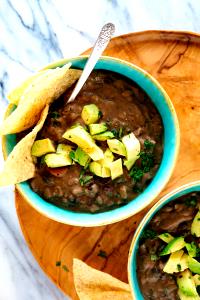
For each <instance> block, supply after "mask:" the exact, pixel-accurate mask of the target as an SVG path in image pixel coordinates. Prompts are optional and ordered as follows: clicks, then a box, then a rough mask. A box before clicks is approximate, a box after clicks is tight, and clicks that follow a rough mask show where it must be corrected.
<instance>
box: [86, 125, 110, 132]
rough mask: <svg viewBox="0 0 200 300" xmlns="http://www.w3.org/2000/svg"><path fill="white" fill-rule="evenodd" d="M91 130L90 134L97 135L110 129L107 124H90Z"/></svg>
mask: <svg viewBox="0 0 200 300" xmlns="http://www.w3.org/2000/svg"><path fill="white" fill-rule="evenodd" d="M89 129H90V134H91V135H95V134H99V133H102V132H105V131H106V130H107V129H108V127H107V125H106V123H100V124H90V125H89Z"/></svg>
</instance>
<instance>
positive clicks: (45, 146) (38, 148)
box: [31, 139, 56, 157]
mask: <svg viewBox="0 0 200 300" xmlns="http://www.w3.org/2000/svg"><path fill="white" fill-rule="evenodd" d="M51 152H56V150H55V147H54V145H53V143H52V141H51V140H50V139H43V140H37V141H35V142H34V143H33V146H32V148H31V154H32V155H33V156H37V157H39V156H42V155H44V154H47V153H51Z"/></svg>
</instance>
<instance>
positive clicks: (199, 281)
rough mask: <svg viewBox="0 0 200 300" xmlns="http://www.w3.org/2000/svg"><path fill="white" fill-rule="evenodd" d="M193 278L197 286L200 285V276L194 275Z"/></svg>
mask: <svg viewBox="0 0 200 300" xmlns="http://www.w3.org/2000/svg"><path fill="white" fill-rule="evenodd" d="M193 279H194V282H195V285H196V286H197V285H200V276H199V275H198V274H196V275H194V276H193Z"/></svg>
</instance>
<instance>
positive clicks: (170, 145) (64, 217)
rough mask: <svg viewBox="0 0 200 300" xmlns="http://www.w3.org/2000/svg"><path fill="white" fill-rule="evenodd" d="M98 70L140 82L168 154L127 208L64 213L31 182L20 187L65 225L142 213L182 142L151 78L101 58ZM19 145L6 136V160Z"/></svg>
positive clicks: (79, 63) (81, 61)
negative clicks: (154, 110)
mask: <svg viewBox="0 0 200 300" xmlns="http://www.w3.org/2000/svg"><path fill="white" fill-rule="evenodd" d="M87 59H88V56H80V57H75V58H70V59H63V60H60V61H57V62H55V63H52V64H50V65H48V66H47V67H45V69H47V68H56V67H61V66H63V65H64V64H66V63H67V62H71V63H72V67H73V68H79V69H83V68H84V66H85V63H86V61H87ZM95 69H103V70H109V71H113V72H116V73H119V74H122V75H124V76H125V77H127V78H130V79H131V80H133V81H134V82H136V83H137V84H138V85H139V86H140V87H141V88H142V89H143V90H144V91H145V92H146V93H147V94H148V96H149V97H150V99H151V100H152V102H153V103H154V105H155V106H156V107H157V109H158V111H159V113H160V115H161V118H162V121H163V125H164V153H163V158H162V162H161V165H160V167H159V170H158V171H157V173H156V175H155V177H154V179H153V180H152V182H151V183H150V184H149V186H148V187H147V188H146V189H145V190H144V191H143V192H142V193H141V194H140V195H139V196H138V197H137V198H135V199H134V200H133V201H130V202H129V203H128V204H126V205H125V206H123V207H118V208H115V209H113V210H110V211H107V212H100V213H95V214H90V213H81V212H73V211H70V210H64V209H62V208H59V207H56V206H55V205H53V204H50V203H48V202H46V201H45V200H43V199H42V198H41V197H40V196H39V195H37V194H36V193H34V192H33V191H32V190H31V188H30V186H29V184H28V182H23V183H20V184H17V189H18V190H19V192H20V193H21V194H22V195H23V196H24V198H25V199H26V200H27V201H28V203H30V205H32V206H33V207H34V208H35V209H36V210H37V211H39V212H40V213H41V214H43V215H45V216H47V217H49V218H50V219H53V220H55V221H58V222H61V223H65V224H70V225H76V226H86V227H90V226H102V225H106V224H111V223H114V222H118V221H121V220H123V219H126V218H128V217H130V216H132V215H134V214H136V213H138V212H139V211H141V210H142V209H144V208H145V207H146V206H147V205H149V204H150V203H151V202H152V201H153V200H154V199H155V197H156V196H157V195H158V194H159V193H160V191H161V190H162V189H163V188H164V186H165V185H166V183H167V181H168V180H169V178H170V176H171V174H172V171H173V168H174V166H175V162H176V158H177V154H178V149H179V140H180V135H179V125H178V120H177V116H176V112H175V109H174V107H173V105H172V103H171V101H170V98H169V97H168V95H167V94H166V92H165V91H164V89H163V88H162V87H161V85H160V84H159V83H158V82H157V81H156V80H155V79H154V78H153V77H152V76H151V75H150V74H148V73H147V72H145V71H144V70H142V69H140V68H139V67H137V66H135V65H133V64H130V63H128V62H126V61H123V60H120V59H115V58H111V57H101V58H100V59H99V61H98V62H97V64H96V66H95ZM11 109H13V107H10V106H9V110H11ZM8 113H10V111H7V114H8ZM15 143H16V138H15V135H7V136H5V138H4V141H3V150H4V156H5V157H6V156H7V155H8V154H9V153H10V152H11V150H12V148H13V147H14V145H15Z"/></svg>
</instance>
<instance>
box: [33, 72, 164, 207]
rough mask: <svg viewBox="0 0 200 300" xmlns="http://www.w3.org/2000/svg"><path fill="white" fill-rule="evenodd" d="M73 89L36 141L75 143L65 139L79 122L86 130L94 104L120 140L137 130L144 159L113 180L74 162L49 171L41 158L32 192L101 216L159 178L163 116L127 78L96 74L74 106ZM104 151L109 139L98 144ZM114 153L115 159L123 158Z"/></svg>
mask: <svg viewBox="0 0 200 300" xmlns="http://www.w3.org/2000/svg"><path fill="white" fill-rule="evenodd" d="M73 88H74V86H72V87H71V88H70V89H69V90H67V91H66V92H65V93H64V94H63V95H62V96H61V97H60V98H59V99H58V100H56V101H55V102H54V103H53V104H52V105H51V107H50V112H49V114H48V117H47V120H46V122H45V124H44V126H43V128H42V130H41V131H40V132H39V134H38V136H37V139H44V138H49V139H50V140H51V141H53V143H54V144H55V146H56V145H58V144H59V143H66V144H68V145H73V143H70V142H69V141H67V140H66V139H64V138H63V137H62V136H63V134H64V133H65V131H66V129H68V128H70V127H71V126H73V125H74V124H80V125H82V126H85V124H84V122H83V119H82V118H81V112H82V109H83V107H84V106H85V105H87V104H95V105H96V106H98V108H99V109H100V111H101V118H100V122H105V123H106V124H107V126H108V128H109V130H110V131H112V132H113V133H114V135H115V137H116V138H118V139H120V138H122V137H123V136H124V135H126V134H128V133H131V132H133V133H134V135H135V136H136V137H137V139H138V140H139V141H140V145H141V152H140V157H139V159H138V160H137V161H136V163H135V164H134V166H133V168H132V169H131V170H129V171H128V170H127V169H126V167H123V175H122V176H120V177H118V178H116V179H115V180H112V179H111V178H110V177H109V178H100V177H98V176H95V175H93V174H91V172H90V170H89V169H83V167H81V166H80V165H79V164H77V163H75V164H73V165H71V166H67V167H62V168H49V167H47V165H46V164H45V163H44V161H43V159H42V158H38V159H37V164H36V174H35V177H34V178H33V179H31V180H30V185H31V188H32V189H33V190H34V191H35V192H36V193H38V194H39V195H41V196H42V198H44V199H45V200H46V201H49V202H51V203H54V204H55V205H57V206H60V207H62V208H66V209H71V210H75V211H86V212H98V211H104V210H109V209H111V208H113V207H117V206H120V205H124V204H126V203H127V202H129V201H130V200H132V199H134V198H135V197H136V196H137V195H138V194H139V193H141V192H142V191H143V190H144V189H145V188H146V186H147V185H148V184H149V183H150V182H151V180H152V178H153V177H154V176H155V174H156V172H157V170H158V168H159V165H160V162H161V159H162V154H163V125H162V120H161V117H160V115H159V113H158V111H157V109H156V108H155V106H154V104H153V103H152V102H151V100H150V99H149V97H148V96H147V95H146V94H145V93H144V91H143V90H142V89H141V88H139V87H138V86H137V85H136V84H134V83H133V82H132V81H130V80H128V79H127V78H125V77H123V76H121V75H119V74H116V73H112V72H109V71H101V70H99V71H93V72H92V74H91V75H90V77H89V79H88V80H87V82H86V84H85V85H84V87H83V88H82V90H81V92H80V93H79V94H78V96H77V97H76V100H75V101H74V102H73V103H70V104H67V103H66V102H67V99H68V98H69V95H70V93H71V91H72V89H73ZM96 143H97V145H98V146H99V147H100V148H101V149H102V150H104V151H105V149H106V148H107V147H108V146H107V143H106V141H97V142H96ZM119 157H120V156H119V155H116V154H115V159H117V158H119Z"/></svg>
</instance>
